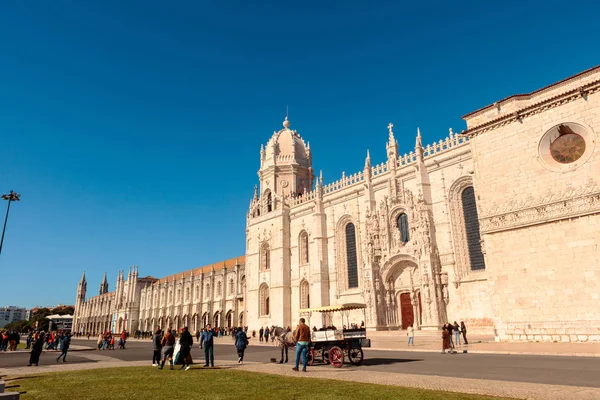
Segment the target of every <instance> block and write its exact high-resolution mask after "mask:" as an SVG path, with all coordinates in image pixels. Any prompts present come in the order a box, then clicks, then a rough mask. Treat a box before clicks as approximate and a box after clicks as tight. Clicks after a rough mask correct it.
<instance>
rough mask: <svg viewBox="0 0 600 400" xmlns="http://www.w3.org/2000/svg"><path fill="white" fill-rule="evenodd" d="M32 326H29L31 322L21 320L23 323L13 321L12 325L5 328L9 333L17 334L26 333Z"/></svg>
mask: <svg viewBox="0 0 600 400" xmlns="http://www.w3.org/2000/svg"><path fill="white" fill-rule="evenodd" d="M30 327H31V326H30V325H29V321H27V320H21V321H13V322H11V323H10V324H6V325H4V328H2V329H5V330H7V331H17V332H25V331H27V330H28V329H29V328H30Z"/></svg>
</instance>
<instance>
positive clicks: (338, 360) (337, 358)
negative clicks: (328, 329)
mask: <svg viewBox="0 0 600 400" xmlns="http://www.w3.org/2000/svg"><path fill="white" fill-rule="evenodd" d="M329 361H330V362H331V365H333V366H334V367H335V368H341V367H342V365H343V364H344V352H343V351H342V349H340V348H339V347H337V346H333V347H332V348H331V349H329Z"/></svg>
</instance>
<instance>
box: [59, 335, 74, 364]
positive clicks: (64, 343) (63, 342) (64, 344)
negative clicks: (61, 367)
mask: <svg viewBox="0 0 600 400" xmlns="http://www.w3.org/2000/svg"><path fill="white" fill-rule="evenodd" d="M70 345H71V335H69V334H67V333H65V334H63V335H62V337H61V339H60V349H61V353H60V355H59V356H58V357H57V358H56V362H58V361H59V360H60V358H61V357H62V359H63V362H67V352H68V351H69V346H70Z"/></svg>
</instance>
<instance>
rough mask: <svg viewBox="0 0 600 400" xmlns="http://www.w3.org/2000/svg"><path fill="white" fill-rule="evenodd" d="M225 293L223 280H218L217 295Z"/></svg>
mask: <svg viewBox="0 0 600 400" xmlns="http://www.w3.org/2000/svg"><path fill="white" fill-rule="evenodd" d="M222 295H223V287H222V284H221V281H219V282H217V297H221V296H222Z"/></svg>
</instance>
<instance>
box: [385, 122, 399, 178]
mask: <svg viewBox="0 0 600 400" xmlns="http://www.w3.org/2000/svg"><path fill="white" fill-rule="evenodd" d="M393 128H394V124H392V123H391V122H390V124H389V125H388V130H389V138H388V142H387V145H386V149H387V156H388V167H391V168H393V169H396V160H397V159H398V142H396V138H395V137H394V131H393V130H392V129H393Z"/></svg>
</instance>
